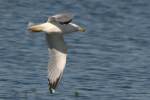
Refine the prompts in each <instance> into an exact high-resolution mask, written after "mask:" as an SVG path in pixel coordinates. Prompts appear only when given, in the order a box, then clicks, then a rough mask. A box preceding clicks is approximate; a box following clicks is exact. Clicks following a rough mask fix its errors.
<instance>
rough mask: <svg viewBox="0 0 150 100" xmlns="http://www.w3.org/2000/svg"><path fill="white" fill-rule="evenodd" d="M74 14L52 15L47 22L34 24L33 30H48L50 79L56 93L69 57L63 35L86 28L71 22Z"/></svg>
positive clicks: (52, 91) (50, 87) (31, 26)
mask: <svg viewBox="0 0 150 100" xmlns="http://www.w3.org/2000/svg"><path fill="white" fill-rule="evenodd" d="M72 18H73V16H72V15H71V14H68V13H63V14H57V15H54V16H50V17H49V18H48V21H47V22H45V23H41V24H37V25H33V24H30V26H29V27H28V29H29V30H30V31H31V32H46V40H47V43H48V51H49V53H50V56H51V57H50V60H49V63H48V81H49V90H50V93H54V91H55V89H56V88H57V86H58V83H59V81H60V79H61V77H62V75H63V71H64V68H65V64H66V58H67V47H66V44H65V42H64V38H63V35H64V34H67V33H72V32H78V31H80V32H84V31H85V29H84V28H82V27H80V26H79V25H77V24H74V23H71V21H72Z"/></svg>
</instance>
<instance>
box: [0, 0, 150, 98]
mask: <svg viewBox="0 0 150 100" xmlns="http://www.w3.org/2000/svg"><path fill="white" fill-rule="evenodd" d="M64 11H70V12H73V13H74V14H75V20H74V22H76V23H78V24H80V25H82V26H84V27H85V28H86V29H87V31H86V32H85V33H76V34H70V35H67V36H66V37H65V41H66V42H67V45H68V47H69V50H68V59H67V60H68V63H67V65H66V69H65V74H64V76H63V80H62V82H61V83H60V85H59V88H58V89H57V92H56V93H55V94H53V95H50V94H49V91H48V85H47V83H48V82H47V62H48V52H47V45H46V43H45V36H44V34H43V33H35V34H34V35H33V36H32V37H31V36H28V35H27V34H26V33H28V32H27V30H26V27H27V24H28V22H29V21H33V22H36V23H39V22H44V21H46V20H47V17H48V16H49V15H53V14H56V13H59V12H64ZM0 30H1V32H0V100H85V99H87V100H149V99H150V0H0ZM76 91H77V92H79V96H78V97H75V95H74V94H75V92H76Z"/></svg>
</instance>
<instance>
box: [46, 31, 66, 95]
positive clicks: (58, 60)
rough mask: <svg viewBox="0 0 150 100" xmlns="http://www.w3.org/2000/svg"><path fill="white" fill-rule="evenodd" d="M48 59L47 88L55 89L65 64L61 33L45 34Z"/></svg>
mask: <svg viewBox="0 0 150 100" xmlns="http://www.w3.org/2000/svg"><path fill="white" fill-rule="evenodd" d="M46 39H47V43H48V51H49V53H50V54H49V55H50V56H51V57H50V60H49V63H48V80H49V90H50V92H51V93H53V91H54V90H55V89H56V87H57V85H58V83H59V81H60V79H61V77H62V74H63V70H64V68H65V64H66V57H67V48H66V45H65V43H64V39H63V36H62V35H61V34H46Z"/></svg>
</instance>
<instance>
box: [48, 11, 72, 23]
mask: <svg viewBox="0 0 150 100" xmlns="http://www.w3.org/2000/svg"><path fill="white" fill-rule="evenodd" d="M72 19H73V15H72V14H71V13H62V14H57V15H54V16H51V17H49V19H48V20H49V21H56V22H59V23H60V24H68V23H70V22H71V21H72Z"/></svg>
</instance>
